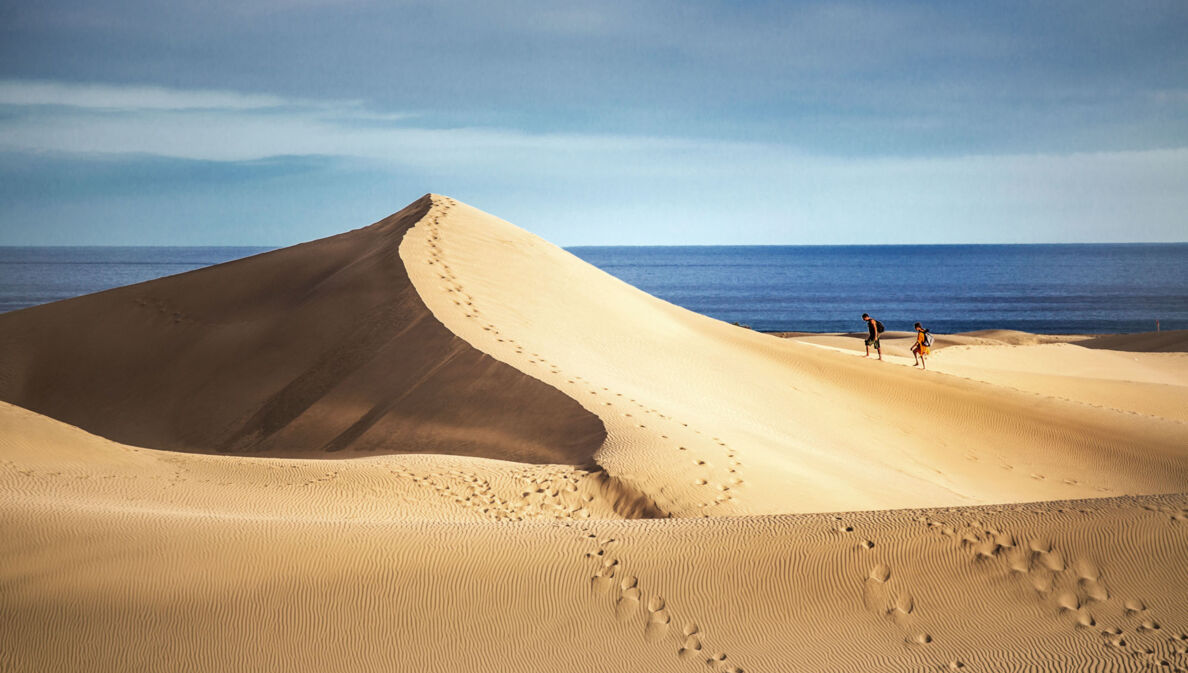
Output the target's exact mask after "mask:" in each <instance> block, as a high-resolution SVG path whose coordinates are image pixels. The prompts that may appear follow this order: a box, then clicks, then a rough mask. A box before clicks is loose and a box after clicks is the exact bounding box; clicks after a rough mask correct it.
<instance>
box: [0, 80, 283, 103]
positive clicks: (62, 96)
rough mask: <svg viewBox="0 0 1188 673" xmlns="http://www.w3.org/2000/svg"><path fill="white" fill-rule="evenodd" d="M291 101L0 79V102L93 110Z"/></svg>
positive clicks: (156, 88)
mask: <svg viewBox="0 0 1188 673" xmlns="http://www.w3.org/2000/svg"><path fill="white" fill-rule="evenodd" d="M291 104H292V102H291V101H287V100H285V99H284V98H281V97H280V96H270V95H267V94H244V93H238V92H234V91H201V90H199V91H195V90H179V89H168V88H165V87H159V86H116V85H107V84H85V83H84V84H78V83H70V82H50V81H23V80H0V105H58V106H65V107H76V108H87V109H92V110H252V109H260V108H273V107H280V106H283V105H291Z"/></svg>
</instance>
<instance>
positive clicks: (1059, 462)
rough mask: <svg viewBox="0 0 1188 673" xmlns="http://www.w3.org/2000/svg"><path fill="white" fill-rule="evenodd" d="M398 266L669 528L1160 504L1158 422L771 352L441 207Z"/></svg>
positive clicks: (534, 240) (835, 355)
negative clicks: (544, 399) (778, 517)
mask: <svg viewBox="0 0 1188 673" xmlns="http://www.w3.org/2000/svg"><path fill="white" fill-rule="evenodd" d="M400 253H401V256H402V258H403V259H404V261H405V264H406V266H407V268H408V269H409V277H410V279H411V280H412V283H413V285H414V286H415V287H416V289H417V292H418V293H419V294H420V295H421V297H422V298H423V299H424V301H425V304H426V305H427V306H428V307H429V309H430V310H431V311H432V312H433V314H434V316H436V317H437V318H438V319H439V320H440V321H441V322H442V323H443V324H444V325H446V327H447V328H449V329H450V330H451V331H452V332H454V333H455V334H457V335H458V336H460V337H461V338H463V339H465V340H466V341H467V342H468V343H470V344H471V345H473V346H474V347H475V348H477V349H479V350H481V351H483V352H485V353H488V354H490V355H491V356H492V357H494V358H496V359H498V360H500V361H503V362H506V363H508V364H510V365H512V366H513V367H515V368H517V369H519V370H521V371H524V372H527V373H529V374H531V375H533V376H535V377H537V378H539V379H540V380H542V381H545V382H546V383H548V384H550V385H552V386H555V387H557V388H558V389H560V390H562V391H564V392H565V393H567V394H569V395H570V396H572V397H573V398H575V399H577V400H578V401H579V402H580V403H581V404H582V405H583V406H584V407H585V408H586V409H588V410H590V411H591V412H593V413H595V414H597V415H598V416H599V417H600V418H601V419H602V421H603V423H604V424H605V426H606V428H607V432H608V436H607V439H606V441H605V443H604V445H603V446H602V448H601V449H600V450H599V451H598V452H597V453H596V454H595V459H596V460H597V461H598V463H599V464H600V465H602V466H603V467H604V468H606V469H607V471H608V472H609V473H610V474H611V475H613V476H614V477H616V478H619V479H621V480H623V482H624V483H626V484H629V485H631V486H632V487H634V488H636V489H638V490H640V491H642V492H644V493H647V494H648V495H649V496H651V497H652V498H653V499H654V500H655V502H656V504H657V505H658V506H659V507H660V509H662V510H663V511H665V512H668V513H670V514H674V515H680V516H688V515H693V516H697V515H710V516H712V515H727V514H743V513H770V512H789V511H828V510H843V509H881V508H889V507H915V506H924V505H954V504H972V503H988V502H1012V501H1016V502H1017V501H1027V500H1042V499H1053V498H1074V497H1091V496H1098V497H1100V496H1106V495H1111V494H1123V493H1163V492H1178V491H1182V490H1183V489H1184V485H1185V484H1188V433H1186V432H1185V425H1184V424H1183V423H1180V422H1177V421H1176V420H1175V419H1169V418H1162V417H1158V416H1151V415H1136V414H1131V413H1125V412H1123V411H1119V410H1114V409H1110V408H1101V407H1094V406H1090V405H1087V404H1082V403H1078V402H1076V401H1072V400H1068V399H1062V398H1060V397H1058V396H1053V395H1037V394H1034V393H1031V392H1027V391H1022V390H1016V389H1012V388H1010V387H1005V386H1000V385H991V384H988V383H985V382H981V381H975V380H970V379H968V378H964V377H958V376H951V375H946V374H944V373H940V372H932V371H929V372H919V371H915V370H913V369H911V368H909V367H902V366H897V365H896V364H893V363H891V362H875V361H871V360H865V359H862V358H857V357H854V356H853V355H852V354H850V353H844V352H839V351H837V350H835V349H826V348H818V347H814V346H812V345H809V344H804V343H798V342H795V341H788V340H781V339H776V338H772V337H770V336H768V335H763V334H757V333H754V332H750V331H748V330H745V329H740V328H738V327H734V326H731V325H727V324H724V323H721V322H718V321H715V320H711V319H709V318H706V317H703V316H700V315H697V314H694V313H691V312H689V311H686V310H684V309H681V308H678V307H675V306H672V305H670V304H667V303H665V302H663V301H660V300H658V299H656V298H654V297H651V296H649V295H647V294H645V293H643V292H641V291H639V290H636V289H635V288H632V287H630V286H628V285H626V284H624V283H622V282H620V281H618V280H616V279H614V278H612V277H611V276H609V275H607V274H605V273H603V272H601V271H599V270H598V269H595V268H594V267H592V266H590V265H588V264H585V263H584V262H581V261H580V260H578V259H577V258H576V257H574V256H573V255H571V254H569V253H567V252H565V251H563V250H561V249H560V248H557V247H556V246H554V245H552V244H550V243H547V242H546V241H544V240H542V239H540V238H538V237H536V236H533V235H531V234H529V233H527V232H525V231H523V230H521V229H519V228H517V227H515V226H513V225H511V224H508V223H507V222H504V221H502V220H499V219H498V218H496V217H493V216H491V215H488V214H486V213H483V212H481V211H478V210H476V209H474V208H471V207H469V206H466V205H465V204H461V203H458V202H456V201H454V200H451V199H448V198H445V197H438V196H434V197H433V207H432V208H431V209H430V211H429V212H428V213H427V214H426V216H425V217H424V218H423V219H422V221H421V223H420V224H418V225H417V226H416V227H414V228H413V229H411V230H410V231H409V233H408V235H407V236H406V237H405V239H404V242H403V243H402V245H401V248H400Z"/></svg>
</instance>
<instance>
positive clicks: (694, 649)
mask: <svg viewBox="0 0 1188 673" xmlns="http://www.w3.org/2000/svg"><path fill="white" fill-rule="evenodd" d="M700 653H701V639H700V638H698V637H697V636H693V635H690V636H687V637H686V638H685V643H684V644H683V645H681V649H679V650H677V656H678V657H680V658H682V659H689V658H692V657H695V656H697V655H698V654H700Z"/></svg>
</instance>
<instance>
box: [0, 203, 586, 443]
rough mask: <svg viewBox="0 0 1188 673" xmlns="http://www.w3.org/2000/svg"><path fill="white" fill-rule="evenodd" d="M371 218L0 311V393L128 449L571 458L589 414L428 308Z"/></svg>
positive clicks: (403, 215)
mask: <svg viewBox="0 0 1188 673" xmlns="http://www.w3.org/2000/svg"><path fill="white" fill-rule="evenodd" d="M430 206H431V200H430V199H429V198H428V197H425V198H422V199H420V200H418V201H417V202H415V203H413V204H411V205H409V206H408V207H407V208H405V209H404V210H402V211H400V212H399V213H396V214H395V215H392V216H391V217H389V218H386V219H384V220H382V221H380V222H377V223H375V224H373V225H372V226H370V227H367V228H364V229H359V230H356V231H352V232H348V233H345V234H342V235H340V236H335V237H332V238H327V239H323V240H319V241H314V242H312V243H306V244H304V245H298V246H295V247H292V248H286V249H283V250H278V251H275V252H270V253H266V254H263V255H258V256H255V257H251V258H248V259H243V260H239V261H235V262H231V263H228V264H221V265H218V266H216V267H210V268H206V269H200V270H198V271H194V272H191V273H185V274H181V275H178V276H171V277H169V278H163V279H160V280H155V281H150V282H147V283H141V284H138V285H132V286H128V287H123V288H118V289H115V290H111V291H108V292H102V293H99V294H94V295H89V296H86V297H79V298H77V299H71V300H67V301H62V302H57V303H53V304H47V305H43V306H37V307H33V308H30V309H26V310H23V311H16V312H14V313H7V314H4V315H0V372H3V374H2V376H0V399H3V400H6V401H8V402H12V403H15V404H19V405H21V406H23V407H26V408H28V409H32V410H34V411H37V412H40V413H43V414H46V415H49V416H52V417H54V418H58V419H61V420H64V421H67V422H69V423H72V424H74V425H78V426H80V427H82V428H85V429H87V430H90V431H92V432H95V433H98V434H100V435H103V436H105V437H109V438H111V439H116V440H119V441H123V442H128V443H131V444H137V445H140V446H152V447H154V448H168V449H177V450H184V451H201V452H209V453H267V454H270V455H289V456H293V455H307V456H308V455H314V454H320V453H325V452H337V451H347V452H348V453H358V452H368V453H377V452H378V453H393V452H424V453H451V454H459V455H474V456H488V457H495V458H508V459H512V460H523V461H531V462H553V463H555V462H568V463H573V462H583V461H585V460H586V459H587V458H588V457H589V455H590V454H591V453H592V452H593V451H594V450H595V449H596V448H597V447H598V446H599V445H600V443H601V441H602V439H603V437H604V433H603V429H602V426H601V424H600V423H599V422H598V419H597V418H595V417H594V416H592V415H591V414H589V413H586V412H584V411H583V410H582V409H581V408H580V407H579V406H578V405H576V404H574V403H573V401H572V400H570V399H568V398H567V397H565V396H564V395H561V394H558V393H557V391H555V390H553V389H551V388H549V387H547V386H543V385H540V384H539V383H538V382H536V381H535V380H533V379H532V378H530V377H528V376H525V375H524V374H521V373H520V372H518V371H516V370H515V369H513V368H511V367H508V366H506V365H504V364H501V363H499V362H497V361H495V360H493V359H491V358H489V357H485V356H484V355H483V354H482V353H479V352H478V351H476V350H475V349H474V348H472V347H470V346H469V345H467V344H466V342H464V341H462V340H461V339H459V338H457V337H456V336H454V335H453V334H451V333H450V332H448V331H446V330H445V329H443V328H442V326H441V324H440V323H438V322H437V321H435V320H434V319H433V317H432V316H430V315H429V313H428V311H427V310H425V306H424V304H423V303H422V301H421V300H420V298H419V297H418V296H417V293H416V291H415V290H414V289H413V288H412V286H411V285H410V283H409V281H408V276H407V274H406V273H405V269H404V266H403V264H402V263H401V260H400V257H399V254H398V248H399V245H400V241H401V239H402V238H403V237H404V234H405V232H406V231H407V230H408V229H409V228H410V227H412V226H414V225H415V224H416V223H417V222H418V221H420V220H421V219H422V218H423V217H424V216H425V214H426V213H427V212H428V210H429V208H430Z"/></svg>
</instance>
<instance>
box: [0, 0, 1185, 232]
mask: <svg viewBox="0 0 1188 673" xmlns="http://www.w3.org/2000/svg"><path fill="white" fill-rule="evenodd" d="M1185 34H1188V3H1184V2H1182V1H1180V0H1174V1H1169V2H1139V3H1117V2H1096V1H1077V2H1063V1H1060V0H1048V1H1045V2H1036V3H1015V2H996V3H969V2H936V3H901V2H810V3H794V2H739V1H735V2H695V1H690V0H684V1H662V2H648V1H637V2H621V1H619V0H604V1H601V2H566V1H564V0H561V1H554V2H527V1H523V0H508V1H504V2H497V3H493V2H479V1H471V0H463V1H459V2H418V1H407V0H396V1H388V2H370V1H369V0H340V1H333V2H331V1H327V0H242V1H239V0H237V1H234V2H233V1H231V0H204V1H201V2H192V3H161V2H159V1H155V0H154V1H148V0H136V1H130V2H112V1H105V0H99V1H95V0H85V1H84V0H47V1H45V2H39V3H27V2H16V1H14V0H0V244H7V245H20V244H31V245H36V244H76V245H83V244H125V245H128V244H161V245H186V244H199V245H219V244H225V245H285V244H290V243H295V242H298V241H302V240H308V239H312V238H318V237H321V236H325V235H329V234H333V233H337V232H340V231H343V230H346V229H351V228H356V227H358V226H362V225H364V224H367V223H370V222H372V221H375V220H378V219H380V218H382V217H383V216H385V215H387V214H389V213H391V212H393V211H395V210H397V209H399V208H400V207H403V206H404V205H405V204H406V203H408V202H409V201H412V200H413V199H415V198H417V197H419V196H420V195H421V194H424V193H425V192H430V191H432V192H439V193H444V194H449V195H451V196H454V197H456V198H459V199H461V200H463V201H466V202H468V203H470V204H471V205H474V206H476V207H479V208H482V209H484V210H487V211H489V212H492V213H494V214H496V215H499V216H500V217H503V218H505V219H508V220H510V221H512V222H514V223H516V224H518V225H520V226H523V227H525V228H527V229H530V230H532V231H534V232H536V233H538V234H540V235H542V236H544V237H546V238H548V239H550V240H552V241H554V242H556V243H559V244H562V245H583V244H587V245H589V244H592V245H598V244H734V243H738V244H744V243H758V244H769V243H770V244H818V243H843V244H844V243H952V242H1022V243H1026V242H1066V241H1067V242H1082V241H1183V240H1188V216H1186V215H1185V213H1188V40H1185V39H1184V37H1183V36H1184V35H1185Z"/></svg>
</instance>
